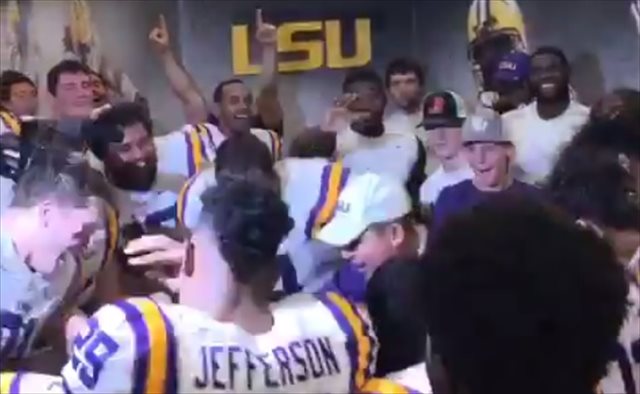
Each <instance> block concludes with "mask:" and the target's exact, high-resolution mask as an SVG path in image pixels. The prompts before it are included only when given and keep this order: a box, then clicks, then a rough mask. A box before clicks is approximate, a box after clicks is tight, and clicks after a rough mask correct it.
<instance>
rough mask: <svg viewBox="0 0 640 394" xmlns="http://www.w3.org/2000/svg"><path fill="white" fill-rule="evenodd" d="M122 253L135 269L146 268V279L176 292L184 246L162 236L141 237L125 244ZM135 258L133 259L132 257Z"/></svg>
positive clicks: (183, 256)
mask: <svg viewBox="0 0 640 394" xmlns="http://www.w3.org/2000/svg"><path fill="white" fill-rule="evenodd" d="M124 253H125V254H126V255H127V256H130V257H129V258H128V263H129V264H130V265H131V266H135V267H148V268H149V270H148V271H147V273H146V274H147V277H149V278H151V279H155V280H157V281H159V282H161V283H162V284H163V285H165V286H166V287H167V288H168V289H169V290H171V291H172V292H176V291H177V285H178V278H177V275H170V274H168V272H172V273H175V272H177V271H178V270H179V269H180V267H181V266H182V263H183V261H184V258H185V245H184V243H183V242H180V241H176V240H174V239H172V238H170V237H168V236H166V235H163V234H155V235H143V236H142V237H140V238H137V239H134V240H132V241H131V242H129V243H128V244H127V246H126V247H125V249H124ZM133 256H135V257H133Z"/></svg>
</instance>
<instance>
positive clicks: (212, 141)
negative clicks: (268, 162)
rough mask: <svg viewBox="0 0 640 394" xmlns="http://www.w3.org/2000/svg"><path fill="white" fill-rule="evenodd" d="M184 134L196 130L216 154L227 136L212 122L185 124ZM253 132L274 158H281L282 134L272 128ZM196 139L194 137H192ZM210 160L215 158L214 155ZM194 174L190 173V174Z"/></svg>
mask: <svg viewBox="0 0 640 394" xmlns="http://www.w3.org/2000/svg"><path fill="white" fill-rule="evenodd" d="M180 131H181V132H182V133H183V134H187V135H193V132H194V131H195V132H196V134H197V135H199V136H201V137H200V138H201V140H202V141H204V144H205V145H206V146H207V147H209V149H211V151H212V152H213V153H214V154H215V151H216V149H218V147H219V146H220V145H221V144H222V142H224V140H225V139H227V137H226V136H225V135H224V134H223V133H222V131H221V130H220V129H219V128H218V127H217V126H215V125H213V124H211V123H198V124H196V125H190V124H189V125H185V126H183V127H182V129H180ZM251 134H253V135H254V136H255V137H257V138H258V139H259V140H260V141H261V142H262V143H263V144H265V145H266V146H267V148H269V152H271V156H272V157H273V158H274V160H278V159H280V157H281V156H282V140H281V139H280V136H279V135H278V134H276V133H275V132H273V131H271V130H265V129H258V128H251ZM191 139H193V140H195V139H194V138H193V137H192V138H191ZM209 160H213V156H211V157H210V159H209ZM191 175H193V173H192V174H190V176H191Z"/></svg>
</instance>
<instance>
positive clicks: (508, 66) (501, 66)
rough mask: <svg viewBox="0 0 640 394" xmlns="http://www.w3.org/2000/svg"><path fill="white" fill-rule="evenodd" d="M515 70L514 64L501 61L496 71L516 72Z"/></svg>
mask: <svg viewBox="0 0 640 394" xmlns="http://www.w3.org/2000/svg"><path fill="white" fill-rule="evenodd" d="M516 68H517V66H516V64H515V63H514V62H510V61H502V62H500V64H499V65H498V69H499V70H510V71H516Z"/></svg>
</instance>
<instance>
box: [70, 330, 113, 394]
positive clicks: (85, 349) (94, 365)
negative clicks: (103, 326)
mask: <svg viewBox="0 0 640 394" xmlns="http://www.w3.org/2000/svg"><path fill="white" fill-rule="evenodd" d="M118 347H119V346H118V344H117V343H116V341H114V340H113V339H112V338H111V337H109V336H108V335H107V334H105V333H104V332H102V331H101V330H99V329H98V328H97V323H96V321H95V320H89V330H88V332H87V333H86V334H85V335H82V334H79V335H78V336H76V339H75V340H74V341H73V356H72V357H71V366H72V367H73V369H74V370H75V371H76V373H77V374H78V378H79V379H80V381H81V382H82V384H84V385H85V387H87V388H89V389H93V388H94V387H95V386H96V383H97V382H98V378H99V376H100V371H102V368H103V367H104V363H105V361H107V360H108V359H109V358H110V357H111V356H113V355H114V354H115V353H116V352H117V351H118Z"/></svg>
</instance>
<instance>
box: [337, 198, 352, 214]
mask: <svg viewBox="0 0 640 394" xmlns="http://www.w3.org/2000/svg"><path fill="white" fill-rule="evenodd" d="M336 210H337V211H338V212H341V213H349V211H350V210H351V204H350V203H348V202H346V201H342V200H339V201H338V206H337V207H336Z"/></svg>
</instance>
